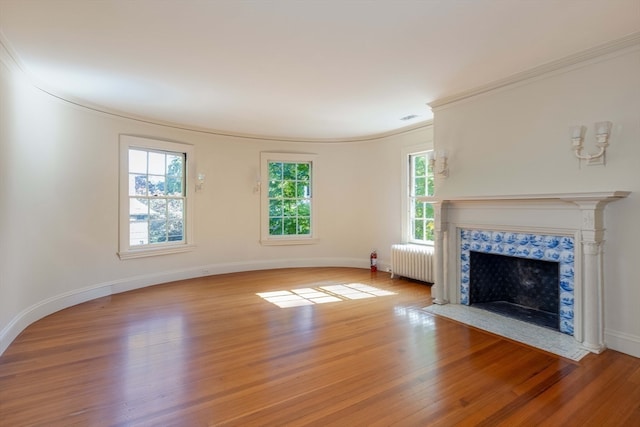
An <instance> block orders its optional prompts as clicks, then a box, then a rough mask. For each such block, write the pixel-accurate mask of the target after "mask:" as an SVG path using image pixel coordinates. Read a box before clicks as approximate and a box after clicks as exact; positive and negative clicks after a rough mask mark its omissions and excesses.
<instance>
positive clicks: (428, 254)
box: [391, 244, 434, 283]
mask: <svg viewBox="0 0 640 427" xmlns="http://www.w3.org/2000/svg"><path fill="white" fill-rule="evenodd" d="M394 276H402V277H408V278H410V279H416V280H421V281H423V282H429V283H433V280H434V277H433V276H434V274H433V247H431V246H420V245H400V244H398V245H391V277H392V278H393V277H394Z"/></svg>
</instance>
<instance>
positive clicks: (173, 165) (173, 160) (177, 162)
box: [167, 154, 184, 177]
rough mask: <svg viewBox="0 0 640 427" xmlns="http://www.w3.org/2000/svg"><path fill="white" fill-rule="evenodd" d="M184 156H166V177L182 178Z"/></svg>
mask: <svg viewBox="0 0 640 427" xmlns="http://www.w3.org/2000/svg"><path fill="white" fill-rule="evenodd" d="M183 164H184V156H178V155H173V154H167V175H171V176H178V177H181V176H182V169H183Z"/></svg>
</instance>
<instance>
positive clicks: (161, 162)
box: [148, 152, 167, 175]
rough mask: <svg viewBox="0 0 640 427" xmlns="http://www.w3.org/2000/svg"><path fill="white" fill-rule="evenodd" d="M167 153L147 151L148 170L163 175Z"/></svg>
mask: <svg viewBox="0 0 640 427" xmlns="http://www.w3.org/2000/svg"><path fill="white" fill-rule="evenodd" d="M166 160H167V155H166V154H162V153H153V152H150V153H149V172H148V173H150V174H153V175H164V174H165V171H166V166H165V164H166Z"/></svg>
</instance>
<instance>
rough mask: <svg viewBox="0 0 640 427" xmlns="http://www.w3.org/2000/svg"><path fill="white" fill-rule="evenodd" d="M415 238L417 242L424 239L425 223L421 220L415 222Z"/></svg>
mask: <svg viewBox="0 0 640 427" xmlns="http://www.w3.org/2000/svg"><path fill="white" fill-rule="evenodd" d="M413 224H414V228H413V238H414V239H416V240H423V239H424V221H422V220H421V219H416V220H414V221H413Z"/></svg>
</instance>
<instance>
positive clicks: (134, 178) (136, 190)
mask: <svg viewBox="0 0 640 427" xmlns="http://www.w3.org/2000/svg"><path fill="white" fill-rule="evenodd" d="M129 195H130V196H146V195H147V175H134V174H129Z"/></svg>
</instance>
